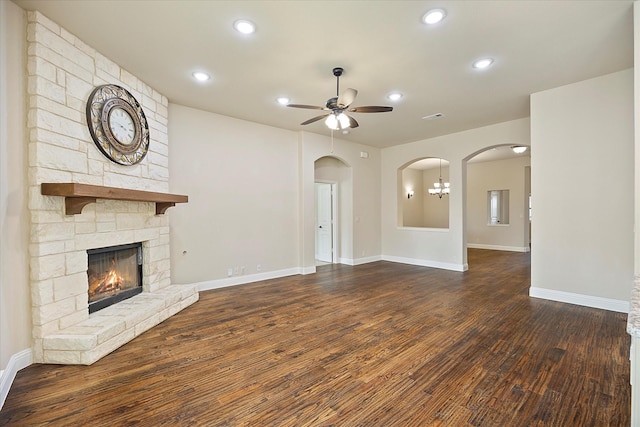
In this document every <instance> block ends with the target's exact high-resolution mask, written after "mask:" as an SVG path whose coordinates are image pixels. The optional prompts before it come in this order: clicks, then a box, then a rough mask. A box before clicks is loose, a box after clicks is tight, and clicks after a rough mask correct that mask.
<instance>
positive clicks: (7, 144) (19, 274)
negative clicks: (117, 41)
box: [0, 1, 31, 370]
mask: <svg viewBox="0 0 640 427" xmlns="http://www.w3.org/2000/svg"><path fill="white" fill-rule="evenodd" d="M25 34H26V15H25V12H24V11H23V10H22V9H21V8H19V7H18V6H16V5H15V4H13V3H12V2H8V1H1V2H0V84H1V85H2V86H1V87H0V236H1V238H0V370H2V369H5V368H6V367H7V363H8V362H9V359H10V358H11V356H13V355H15V354H17V353H18V352H20V351H23V350H27V349H29V348H30V347H31V298H30V295H29V265H28V255H29V248H28V236H29V225H28V222H29V214H28V213H27V205H26V200H27V157H26V154H27V152H26V147H27V144H26V138H27V135H26V105H25V96H24V94H25V92H26V86H25V79H26V76H25V71H26V40H25Z"/></svg>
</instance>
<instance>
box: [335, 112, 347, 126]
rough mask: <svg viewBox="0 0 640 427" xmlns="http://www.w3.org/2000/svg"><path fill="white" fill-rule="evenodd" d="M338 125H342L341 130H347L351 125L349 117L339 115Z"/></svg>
mask: <svg viewBox="0 0 640 427" xmlns="http://www.w3.org/2000/svg"><path fill="white" fill-rule="evenodd" d="M337 119H338V123H339V124H340V129H346V128H348V127H349V126H350V125H349V117H347V115H346V114H345V113H340V114H338V117H337Z"/></svg>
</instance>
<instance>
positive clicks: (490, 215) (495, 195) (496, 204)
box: [487, 190, 509, 225]
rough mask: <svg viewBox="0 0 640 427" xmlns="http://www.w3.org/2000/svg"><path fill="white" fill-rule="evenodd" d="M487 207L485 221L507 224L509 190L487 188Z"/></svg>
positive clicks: (491, 223) (492, 223)
mask: <svg viewBox="0 0 640 427" xmlns="http://www.w3.org/2000/svg"><path fill="white" fill-rule="evenodd" d="M487 207H488V209H487V222H488V223H489V224H490V225H498V224H503V225H504V224H509V190H489V191H488V192H487Z"/></svg>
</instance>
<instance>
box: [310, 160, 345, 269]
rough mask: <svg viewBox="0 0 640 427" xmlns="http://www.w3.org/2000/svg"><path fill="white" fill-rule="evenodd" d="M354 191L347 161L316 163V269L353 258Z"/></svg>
mask: <svg viewBox="0 0 640 427" xmlns="http://www.w3.org/2000/svg"><path fill="white" fill-rule="evenodd" d="M352 188H353V179H352V171H351V167H350V166H349V165H347V164H346V163H345V162H344V161H342V160H341V159H338V158H337V157H333V156H325V157H321V158H319V159H317V160H316V161H315V162H314V201H315V209H314V215H315V221H314V224H315V233H314V238H315V245H314V246H315V259H316V265H318V264H325V263H339V262H341V261H340V260H341V258H345V257H347V258H350V257H351V256H352V254H351V252H352V250H351V246H352V242H351V240H350V239H349V238H348V236H350V235H351V231H352V230H351V221H349V218H351V216H352V215H351V212H352V197H351V196H352Z"/></svg>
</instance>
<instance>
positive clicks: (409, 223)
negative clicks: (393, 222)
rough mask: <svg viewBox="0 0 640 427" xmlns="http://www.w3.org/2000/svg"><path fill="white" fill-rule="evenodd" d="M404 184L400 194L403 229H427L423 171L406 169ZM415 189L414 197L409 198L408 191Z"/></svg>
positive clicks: (403, 178) (403, 172)
mask: <svg viewBox="0 0 640 427" xmlns="http://www.w3.org/2000/svg"><path fill="white" fill-rule="evenodd" d="M401 173H402V182H400V183H399V185H400V186H401V188H400V190H398V193H400V195H399V198H400V201H401V205H402V211H401V212H402V215H399V217H400V218H402V221H401V222H400V223H399V225H400V226H401V227H425V225H424V198H425V195H424V191H425V190H424V185H423V181H424V180H423V177H422V175H423V171H422V170H421V169H411V168H405V169H403V170H402V172H401ZM409 189H413V197H412V198H410V199H409V198H408V197H407V191H409Z"/></svg>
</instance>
